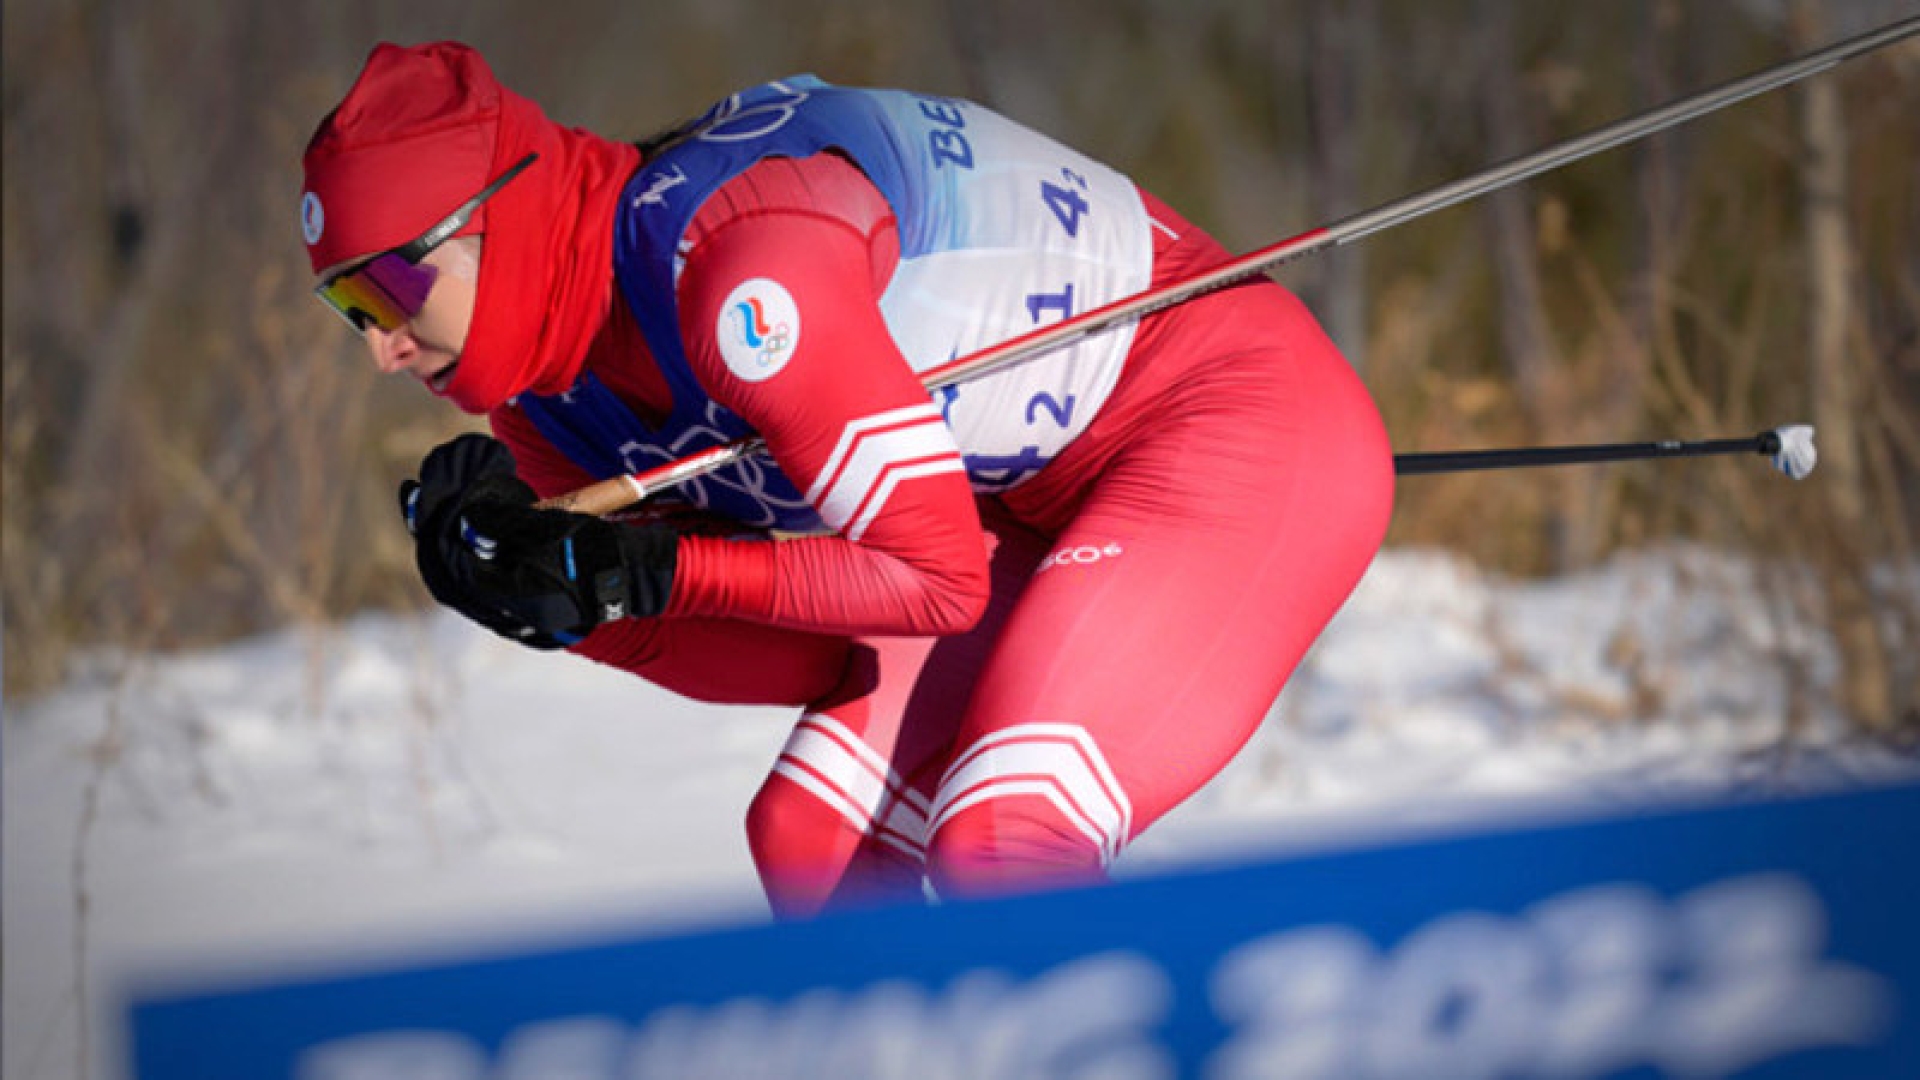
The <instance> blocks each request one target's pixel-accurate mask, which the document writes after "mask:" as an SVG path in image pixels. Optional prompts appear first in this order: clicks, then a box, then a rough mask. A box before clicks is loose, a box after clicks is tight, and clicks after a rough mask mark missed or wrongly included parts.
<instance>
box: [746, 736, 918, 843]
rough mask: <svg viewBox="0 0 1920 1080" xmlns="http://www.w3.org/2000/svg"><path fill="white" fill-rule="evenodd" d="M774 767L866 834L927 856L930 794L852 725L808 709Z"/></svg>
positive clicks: (882, 841) (788, 739) (780, 773)
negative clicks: (912, 782)
mask: <svg viewBox="0 0 1920 1080" xmlns="http://www.w3.org/2000/svg"><path fill="white" fill-rule="evenodd" d="M773 771H774V772H776V773H778V774H779V775H781V776H784V777H786V778H787V779H789V780H791V781H793V782H794V783H796V784H798V785H800V786H801V787H802V788H805V789H806V790H807V791H808V792H809V793H810V794H812V795H813V797H814V798H816V799H819V800H820V801H821V802H823V803H825V804H827V805H828V806H829V807H831V808H833V809H834V810H835V811H836V812H837V813H839V815H840V816H841V817H843V818H845V819H847V822H848V823H849V824H851V825H852V826H853V827H854V828H855V829H857V830H859V831H860V832H861V833H862V834H863V835H872V836H873V837H874V838H875V839H877V840H879V841H880V842H881V843H884V844H887V845H888V846H890V847H893V848H896V849H898V850H900V851H903V852H906V853H907V854H908V855H911V856H913V857H914V858H916V859H925V858H926V838H927V797H926V796H925V795H922V794H920V793H919V792H917V791H914V790H913V789H912V788H909V787H908V786H907V785H906V784H905V782H903V781H902V780H901V779H900V776H899V774H898V773H896V772H894V771H893V768H892V767H891V766H890V765H889V764H888V763H887V759H885V758H883V757H881V756H880V755H879V754H878V753H876V752H875V751H874V749H873V748H872V747H871V746H868V745H867V744H866V742H865V741H863V740H862V739H861V738H860V736H859V735H857V734H855V733H854V731H853V729H852V728H849V727H847V726H846V725H845V724H842V723H841V722H840V721H838V720H835V719H834V718H833V717H831V716H825V715H821V714H817V713H808V714H807V715H805V716H803V717H801V718H800V722H799V723H798V724H796V725H795V726H794V729H793V734H792V735H790V736H788V738H787V745H786V748H785V749H783V750H782V751H781V752H780V760H779V761H777V762H775V763H774V766H773Z"/></svg>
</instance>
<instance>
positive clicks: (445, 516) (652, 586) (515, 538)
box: [400, 435, 679, 649]
mask: <svg viewBox="0 0 1920 1080" xmlns="http://www.w3.org/2000/svg"><path fill="white" fill-rule="evenodd" d="M534 501H535V500H534V492H533V489H532V488H530V487H528V486H527V485H526V483H525V482H523V481H522V480H520V479H519V477H518V476H516V475H514V471H513V455H512V454H511V453H510V452H509V451H508V450H507V448H506V447H505V446H504V445H502V444H501V443H499V442H497V441H496V440H493V439H490V438H487V437H485V436H481V435H462V436H460V437H459V438H456V439H454V440H453V441H451V442H448V443H446V444H444V445H442V446H440V447H437V448H435V449H434V451H433V452H432V453H430V454H428V455H427V458H426V460H425V461H423V462H422V463H421V466H420V479H419V480H418V481H412V480H409V481H407V482H406V483H404V484H402V485H401V488H400V503H401V510H402V513H403V514H404V515H405V516H406V520H407V526H408V528H409V529H410V530H412V532H413V535H414V542H415V561H416V562H417V563H418V565H419V567H420V576H421V577H422V579H424V580H425V582H426V584H427V589H428V591H429V592H431V593H432V594H433V596H434V599H436V600H438V601H440V602H441V603H443V604H445V605H447V606H448V607H451V608H453V609H454V610H455V611H458V612H460V613H461V614H463V615H465V616H467V617H468V618H470V619H472V620H473V621H475V622H477V623H479V624H480V625H482V626H485V627H486V628H487V629H489V630H492V631H494V632H495V633H498V634H500V635H501V636H503V637H506V638H508V639H509V640H513V641H517V642H520V643H522V644H525V645H530V646H532V647H534V648H542V649H556V648H561V647H564V646H566V645H569V644H572V643H573V642H574V641H577V640H579V638H580V637H582V636H584V635H585V634H586V633H588V632H589V631H591V630H592V629H593V628H594V627H595V626H597V625H599V624H600V623H601V622H604V621H607V620H610V619H617V618H624V617H628V616H652V615H657V614H659V613H660V611H661V610H663V609H664V608H665V607H666V603H667V597H668V593H669V591H670V590H671V588H672V585H673V570H674V564H675V556H676V554H677V551H678V546H679V538H678V536H677V535H676V534H675V533H674V532H673V531H672V530H671V529H667V528H663V527H660V526H637V527H629V526H622V525H616V524H614V523H612V522H608V521H602V520H601V519H599V518H595V517H590V516H587V515H584V514H571V513H566V512H564V511H558V510H537V509H535V508H534V506H533V503H534Z"/></svg>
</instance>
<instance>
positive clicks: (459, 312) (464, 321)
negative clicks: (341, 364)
mask: <svg viewBox="0 0 1920 1080" xmlns="http://www.w3.org/2000/svg"><path fill="white" fill-rule="evenodd" d="M480 247H481V241H480V238H479V237H477V236H472V237H461V238H458V239H455V240H450V241H447V242H446V243H444V244H441V245H440V246H439V247H436V248H434V249H433V250H432V251H429V252H428V253H427V254H426V255H425V256H424V257H422V258H421V260H420V263H421V265H422V266H423V267H431V268H432V269H433V271H434V279H433V287H432V289H431V290H430V291H429V292H428V293H427V297H426V300H425V302H423V303H422V304H421V305H420V308H419V310H418V311H417V312H415V313H414V314H413V315H412V317H411V318H407V319H406V320H405V321H404V322H401V323H400V324H399V325H397V326H395V327H394V328H392V329H383V328H382V327H380V326H379V325H377V324H375V323H373V322H366V323H364V324H363V325H362V327H361V329H360V336H361V339H362V340H364V341H365V342H366V344H367V349H368V351H369V352H370V353H371V354H372V355H373V362H374V363H375V364H376V365H377V366H378V367H379V368H380V370H381V371H383V372H386V373H387V374H397V373H400V372H405V373H407V374H409V375H412V376H413V377H414V378H416V379H419V380H420V381H421V382H422V383H424V384H425V385H426V386H427V388H428V389H429V390H432V391H433V392H434V393H436V394H438V393H443V392H445V390H446V388H447V382H448V381H449V380H450V379H452V377H453V371H454V368H455V366H456V365H458V364H459V362H460V354H461V352H462V350H464V349H465V348H466V345H467V331H468V329H469V328H470V327H471V326H472V325H473V302H474V291H475V283H476V282H477V281H478V280H479V276H480V274H479V270H480ZM356 261H358V260H347V261H346V262H344V263H342V264H341V266H342V267H345V266H351V265H352V264H353V263H354V262H356ZM336 269H338V268H337V267H329V268H328V269H327V271H325V272H323V273H322V274H321V277H322V279H325V278H326V277H327V275H328V274H330V273H332V272H334V270H336Z"/></svg>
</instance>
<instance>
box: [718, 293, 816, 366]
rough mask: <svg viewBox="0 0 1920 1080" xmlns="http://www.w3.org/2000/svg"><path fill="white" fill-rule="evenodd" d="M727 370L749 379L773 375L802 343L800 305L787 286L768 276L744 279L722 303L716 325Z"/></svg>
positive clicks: (722, 357)
mask: <svg viewBox="0 0 1920 1080" xmlns="http://www.w3.org/2000/svg"><path fill="white" fill-rule="evenodd" d="M714 336H715V337H716V338H717V339H718V340H719V342H720V358H721V359H722V360H725V361H726V362H727V370H728V371H731V372H733V373H734V374H735V375H737V376H739V377H740V378H742V379H745V380H746V381H748V382H760V381H761V380H763V379H771V378H773V377H774V376H775V375H778V374H779V373H780V369H781V368H783V367H786V366H787V361H789V360H791V359H793V350H794V349H795V348H796V347H798V346H799V344H800V308H799V307H798V306H796V305H795V304H794V302H793V294H791V293H789V292H787V290H786V287H785V286H783V285H781V284H780V283H779V282H777V281H773V280H770V279H768V278H752V279H749V280H747V281H743V282H741V283H740V284H739V285H738V286H736V287H735V288H734V290H733V292H731V293H729V294H728V295H727V302H726V303H724V304H722V305H720V323H719V325H718V326H716V327H714Z"/></svg>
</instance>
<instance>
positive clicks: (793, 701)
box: [489, 406, 852, 705]
mask: <svg viewBox="0 0 1920 1080" xmlns="http://www.w3.org/2000/svg"><path fill="white" fill-rule="evenodd" d="M489 419H490V421H491V422H492V425H493V433H494V436H495V437H496V438H498V439H499V440H500V441H501V442H504V443H506V444H507V448H508V449H510V450H512V451H513V457H514V463H515V465H516V466H517V467H518V470H519V473H520V478H521V479H523V480H525V481H526V482H527V484H528V485H529V486H531V487H532V488H533V490H534V491H535V492H536V493H538V494H539V496H540V497H541V498H543V499H544V498H548V497H550V496H553V495H558V494H562V493H564V492H568V491H573V490H576V489H578V488H581V487H583V486H585V485H586V484H588V483H590V482H592V480H593V477H591V476H590V475H588V474H587V472H586V471H585V470H583V469H581V468H580V467H579V466H578V465H575V464H574V463H573V462H572V461H570V460H568V458H567V456H566V455H565V454H562V453H561V452H560V451H559V450H557V449H555V448H554V446H553V444H552V443H549V442H548V441H547V440H546V439H545V438H544V437H543V436H542V435H541V434H540V431H539V429H538V428H537V427H535V426H534V423H533V421H532V420H529V419H528V418H527V416H526V414H525V413H523V412H521V411H520V410H519V409H516V408H513V407H511V406H504V407H502V408H500V409H497V410H495V411H494V413H493V414H492V416H491V417H490V418H489ZM851 647H852V643H851V642H850V641H849V640H848V639H847V638H845V637H843V636H840V635H830V634H812V633H806V632H804V631H798V630H783V629H779V628H777V627H771V626H760V625H756V624H754V623H749V622H742V621H739V620H736V619H701V618H693V619H623V620H621V621H619V622H616V623H609V624H606V625H604V626H601V627H599V628H597V629H596V630H594V632H593V633H591V634H589V635H587V638H586V640H584V641H582V642H580V643H579V644H578V645H575V646H573V647H572V648H571V650H570V651H572V652H575V653H578V654H580V655H581V656H584V657H587V658H588V659H590V660H596V661H598V662H600V663H602V664H606V665H608V666H610V667H616V668H619V669H621V670H623V671H628V672H631V673H633V674H635V675H638V676H640V677H641V678H643V679H646V680H647V681H648V682H651V683H653V684H655V685H657V686H661V687H665V688H666V689H668V690H672V691H674V692H675V693H678V694H683V695H685V696H687V697H690V698H693V699H694V700H696V701H707V702H715V703H720V704H729V705H807V704H810V703H812V702H814V701H817V700H819V699H820V698H821V697H823V696H825V695H826V694H827V693H828V692H829V691H831V690H832V689H833V688H834V687H835V686H837V685H838V684H839V682H840V678H841V675H842V673H843V672H844V671H845V669H846V665H847V656H848V650H849V649H850V648H851Z"/></svg>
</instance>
